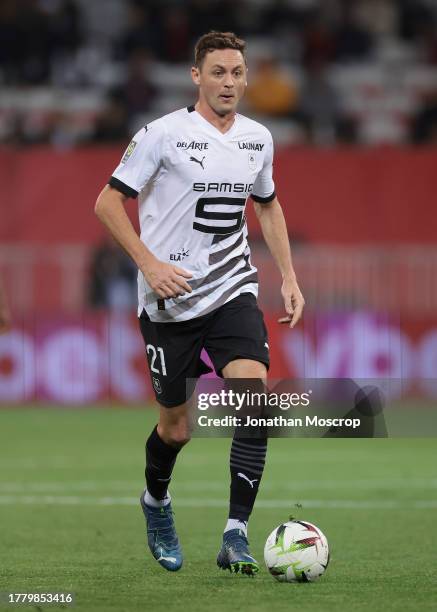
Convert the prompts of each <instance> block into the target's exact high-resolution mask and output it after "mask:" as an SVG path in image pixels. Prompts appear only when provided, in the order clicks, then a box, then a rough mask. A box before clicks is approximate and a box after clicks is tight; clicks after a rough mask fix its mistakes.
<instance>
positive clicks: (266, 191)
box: [251, 132, 276, 204]
mask: <svg viewBox="0 0 437 612" xmlns="http://www.w3.org/2000/svg"><path fill="white" fill-rule="evenodd" d="M275 197H276V194H275V183H274V182H273V139H272V136H271V134H270V132H269V139H268V142H267V144H266V154H265V157H264V163H263V167H262V168H261V170H260V172H259V173H258V176H257V177H256V179H255V183H254V185H253V190H252V194H251V198H252V200H254V201H255V202H259V203H260V204H267V203H268V202H271V201H272V200H273V198H275Z"/></svg>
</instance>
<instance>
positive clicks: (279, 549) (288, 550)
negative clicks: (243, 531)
mask: <svg viewBox="0 0 437 612" xmlns="http://www.w3.org/2000/svg"><path fill="white" fill-rule="evenodd" d="M264 561H265V563H266V566H267V569H268V570H269V572H270V573H271V575H272V576H274V578H276V580H279V581H280V582H313V581H314V580H317V579H318V578H320V576H321V575H322V574H323V573H324V572H325V570H326V568H327V567H328V563H329V546H328V540H327V539H326V537H325V535H324V534H323V533H322V532H321V531H320V529H319V528H318V527H316V526H315V525H313V524H312V523H309V522H308V521H298V520H290V521H289V522H288V523H283V524H282V525H279V527H276V529H274V530H273V531H272V533H271V534H270V535H269V537H268V538H267V542H266V545H265V547H264Z"/></svg>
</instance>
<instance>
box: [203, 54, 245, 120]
mask: <svg viewBox="0 0 437 612" xmlns="http://www.w3.org/2000/svg"><path fill="white" fill-rule="evenodd" d="M192 76H193V81H194V82H195V83H196V85H199V96H200V99H204V100H205V101H206V103H207V104H208V106H210V108H212V110H213V111H214V112H216V113H217V114H218V115H221V116H224V115H227V114H229V113H232V112H234V111H235V109H236V107H237V104H238V102H239V101H240V100H241V98H242V97H243V95H244V90H245V89H246V85H247V82H246V79H247V75H246V64H245V61H244V58H243V56H242V54H241V52H240V51H237V50H236V49H215V50H214V51H211V52H210V53H207V54H206V56H205V59H204V60H203V64H202V66H201V68H200V70H199V69H197V68H193V69H192Z"/></svg>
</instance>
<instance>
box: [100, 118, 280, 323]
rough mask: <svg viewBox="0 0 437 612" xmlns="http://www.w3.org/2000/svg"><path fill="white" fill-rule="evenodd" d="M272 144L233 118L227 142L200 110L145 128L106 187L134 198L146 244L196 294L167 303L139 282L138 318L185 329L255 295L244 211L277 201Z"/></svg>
mask: <svg viewBox="0 0 437 612" xmlns="http://www.w3.org/2000/svg"><path fill="white" fill-rule="evenodd" d="M272 163H273V142H272V137H271V134H270V132H269V131H268V130H267V128H265V127H264V126H263V125H261V124H260V123H257V122H256V121H253V120H251V119H248V118H247V117H244V116H242V115H239V114H237V115H236V117H235V121H234V123H233V125H232V127H231V128H230V129H229V131H228V132H226V134H222V133H221V132H220V131H219V130H218V129H217V128H215V127H214V126H213V125H212V124H211V123H209V121H207V120H206V119H204V118H203V117H202V115H200V114H199V113H198V112H197V111H196V110H195V109H194V106H190V107H188V108H184V109H181V110H177V111H175V112H173V113H170V114H168V115H165V116H164V117H161V118H160V119H157V120H155V121H153V122H152V123H150V124H149V125H147V126H146V127H145V128H143V129H141V130H140V131H139V132H138V133H137V134H136V135H135V136H134V138H133V140H132V142H131V143H130V144H129V146H128V148H127V149H126V151H125V153H124V155H123V157H122V159H121V162H120V164H119V165H118V167H117V168H116V170H115V172H114V173H113V175H112V177H111V179H110V181H109V184H110V185H111V186H112V187H114V188H116V189H118V190H119V191H121V192H122V193H123V194H125V195H127V196H129V197H133V198H135V197H137V196H138V205H139V218H140V227H141V240H142V241H143V242H144V244H145V245H146V246H147V248H148V249H150V251H151V252H152V253H153V254H154V255H155V256H156V257H157V258H158V259H160V260H161V261H165V262H168V263H170V264H175V265H176V266H179V267H181V268H184V269H185V270H187V271H189V272H191V273H192V275H193V276H192V278H191V279H188V283H189V284H190V286H191V288H192V290H193V291H192V293H189V294H188V293H186V294H185V295H184V296H181V297H178V298H174V299H166V300H162V299H160V298H159V296H158V294H156V293H155V292H154V291H152V290H151V288H150V287H149V285H148V284H147V282H146V281H145V279H144V276H143V274H142V273H141V272H139V274H138V301H139V307H138V314H141V312H142V310H143V308H144V309H145V310H146V312H147V314H148V315H149V317H150V319H151V320H152V321H155V322H172V321H185V320H187V319H192V318H194V317H199V316H202V315H204V314H207V313H209V312H211V311H212V310H214V309H216V308H218V307H219V306H221V305H222V304H224V303H225V302H228V301H229V300H232V299H233V298H235V297H237V296H238V295H239V294H240V293H253V294H254V295H255V296H257V294H258V279H257V271H256V268H255V267H254V266H253V265H252V264H251V261H250V251H249V246H248V243H247V226H246V218H245V215H244V210H245V206H246V202H247V199H248V197H249V196H251V197H252V198H253V199H254V200H255V201H257V202H261V203H267V202H270V201H271V200H272V199H273V198H274V197H275V191H274V184H273V179H272Z"/></svg>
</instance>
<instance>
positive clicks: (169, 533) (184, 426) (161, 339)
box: [140, 312, 203, 571]
mask: <svg viewBox="0 0 437 612" xmlns="http://www.w3.org/2000/svg"><path fill="white" fill-rule="evenodd" d="M140 327H141V333H142V335H143V338H144V342H145V345H146V353H147V359H148V362H149V369H150V373H151V379H152V384H153V388H154V390H155V396H156V399H157V401H158V403H159V404H160V413H159V422H158V424H157V425H156V426H155V427H154V428H153V430H152V432H151V434H150V436H149V438H148V439H147V442H146V469H145V476H146V489H145V491H144V493H143V494H142V495H141V507H142V509H143V513H144V516H145V518H146V523H147V539H148V544H149V548H150V550H151V552H152V554H153V556H154V557H155V559H156V560H157V561H158V562H159V563H160V564H161V565H162V566H163V567H165V569H167V570H170V571H176V570H178V569H179V568H180V567H181V565H182V550H181V547H180V545H179V540H178V537H177V535H176V530H175V525H174V521H173V511H172V505H171V497H170V494H169V493H168V485H169V483H170V480H171V476H172V472H173V468H174V465H175V463H176V459H177V456H178V454H179V452H180V450H181V449H182V447H183V446H184V445H185V444H186V443H187V442H188V440H189V438H190V432H189V415H188V410H189V403H188V402H187V401H186V399H187V394H188V396H189V395H190V389H187V388H186V379H187V378H188V379H191V378H192V379H194V378H196V377H197V376H199V374H200V373H202V370H203V366H202V363H201V361H200V351H201V344H202V338H201V336H199V333H198V332H199V330H198V328H197V327H198V324H197V323H196V322H195V323H193V324H190V322H187V323H186V324H185V323H172V324H165V323H153V322H151V321H150V320H149V318H148V317H147V315H146V314H145V313H144V312H143V314H142V316H141V317H140Z"/></svg>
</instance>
